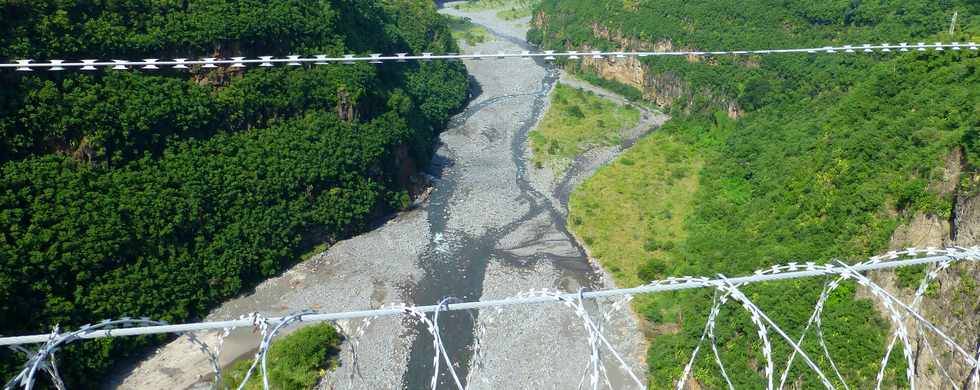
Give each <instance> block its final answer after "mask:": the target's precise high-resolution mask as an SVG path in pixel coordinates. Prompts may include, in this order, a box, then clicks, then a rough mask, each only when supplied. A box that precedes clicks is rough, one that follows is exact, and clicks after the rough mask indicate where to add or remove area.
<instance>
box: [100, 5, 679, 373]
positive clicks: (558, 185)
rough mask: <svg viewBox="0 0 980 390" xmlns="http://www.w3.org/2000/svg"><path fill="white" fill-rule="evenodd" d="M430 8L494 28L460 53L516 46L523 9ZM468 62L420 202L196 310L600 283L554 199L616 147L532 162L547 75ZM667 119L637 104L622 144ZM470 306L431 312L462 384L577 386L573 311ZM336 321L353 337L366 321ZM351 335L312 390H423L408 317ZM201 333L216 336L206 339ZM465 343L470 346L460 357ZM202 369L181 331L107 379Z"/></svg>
mask: <svg viewBox="0 0 980 390" xmlns="http://www.w3.org/2000/svg"><path fill="white" fill-rule="evenodd" d="M442 12H444V13H447V14H454V15H459V16H466V17H469V18H471V19H472V20H473V21H474V22H475V23H477V24H480V25H483V26H485V27H486V28H487V29H488V31H490V32H491V33H492V35H493V36H494V39H493V40H490V41H488V42H485V43H482V44H479V45H477V46H475V47H464V50H465V51H466V52H483V53H494V52H497V51H519V50H527V44H526V42H524V36H525V32H526V27H521V26H526V25H527V21H528V20H527V19H526V18H525V19H524V20H517V21H503V20H500V19H498V18H497V17H496V11H482V12H469V13H463V12H460V11H458V10H455V9H451V8H444V9H443V10H442ZM466 66H467V69H468V71H469V72H470V74H471V76H472V77H473V79H474V80H475V83H476V84H477V85H478V87H479V88H476V89H475V90H477V91H479V95H478V96H476V97H475V98H474V99H473V101H472V102H471V103H470V105H469V106H468V108H467V109H466V110H465V111H464V112H463V113H461V114H459V115H458V116H457V117H456V118H454V120H453V122H452V123H451V125H450V128H449V129H448V130H447V131H446V132H444V133H443V134H442V136H441V144H440V147H439V149H438V152H437V156H436V157H435V159H434V163H433V166H434V168H433V169H432V172H431V173H432V175H433V176H434V179H433V190H432V193H431V196H430V198H429V200H428V201H427V202H425V203H423V204H422V205H421V206H420V207H419V208H417V209H416V210H413V211H409V212H406V213H402V214H400V215H398V216H397V217H396V218H393V219H391V220H389V221H388V222H386V223H385V224H384V225H382V226H380V227H378V228H376V229H375V230H373V231H371V232H368V233H365V234H362V235H359V236H356V237H353V238H351V239H349V240H345V241H342V242H339V243H337V244H336V245H334V246H333V247H331V248H330V249H329V250H328V251H326V252H324V253H321V254H319V255H316V256H314V257H313V258H312V259H310V260H309V261H307V262H304V263H302V264H298V265H297V266H295V267H294V268H293V269H291V270H289V271H287V272H286V273H284V274H283V275H281V276H279V277H276V278H273V279H270V280H267V281H265V282H264V283H262V284H261V285H259V286H258V287H257V288H255V290H254V291H253V292H250V293H248V294H245V295H243V296H241V297H239V298H237V299H234V300H231V301H228V302H226V303H225V304H223V305H221V306H220V307H219V308H217V309H216V310H214V311H213V312H212V313H211V314H210V315H209V316H208V319H209V320H211V319H228V318H237V317H238V316H240V315H242V314H246V313H252V312H260V313H262V315H265V316H275V315H282V314H287V313H292V312H296V311H299V310H303V309H314V310H318V311H321V312H337V311H351V310H361V309H370V308H378V307H381V306H382V305H385V304H391V303H407V304H419V305H424V304H433V303H435V302H437V301H438V300H439V299H440V298H442V297H448V296H454V297H457V298H461V299H464V300H478V299H494V298H502V297H508V296H514V295H517V294H519V293H521V292H525V291H528V290H531V289H541V288H548V289H562V290H565V291H578V290H579V288H589V289H602V288H609V287H611V286H612V283H611V282H610V281H609V278H608V277H606V276H605V275H604V274H603V273H602V271H601V270H599V269H596V268H595V267H594V266H593V265H592V264H591V263H590V262H589V260H588V257H587V255H586V253H585V250H584V249H583V248H582V247H581V246H580V245H579V244H578V243H577V242H576V241H575V240H574V238H573V237H572V235H571V234H570V233H569V232H568V231H567V229H566V228H565V218H566V215H567V211H566V209H565V204H566V202H567V194H568V193H570V191H571V189H572V188H574V186H575V185H577V184H578V183H579V182H581V180H584V178H587V177H588V176H589V175H591V173H592V172H594V171H595V169H597V168H598V167H599V166H601V165H602V164H604V163H606V162H608V161H610V160H611V159H612V158H613V157H615V155H617V154H618V153H619V152H620V151H621V150H622V147H615V148H607V150H600V151H596V150H593V151H590V152H588V153H586V154H585V155H583V157H581V158H580V159H579V160H577V161H576V162H575V163H574V164H573V166H572V168H570V169H569V171H568V172H565V173H563V174H561V175H555V174H553V173H550V172H548V171H547V170H543V169H534V168H529V167H528V165H529V164H528V159H527V156H528V153H529V151H528V147H527V132H528V131H529V130H530V129H531V128H533V126H534V125H535V124H536V123H537V122H538V121H539V120H540V118H541V116H542V114H543V113H544V111H545V109H546V107H547V100H548V99H547V98H548V94H549V93H550V91H551V89H552V88H553V86H554V83H555V82H557V81H558V79H559V73H560V72H559V71H558V70H557V69H554V68H553V67H551V66H548V65H545V64H543V63H538V62H534V61H531V60H525V59H506V60H484V61H470V62H467V63H466ZM612 98H613V99H614V100H615V97H612ZM664 118H665V117H663V116H662V115H660V114H657V113H653V112H647V111H644V113H643V119H642V120H641V123H640V124H639V125H638V126H637V127H636V128H635V129H630V130H629V132H631V134H635V135H636V136H635V137H632V138H631V139H635V138H636V137H638V136H639V135H642V134H645V133H646V132H648V131H650V130H652V129H653V128H655V127H656V126H658V125H659V124H660V123H662V122H663V120H664ZM626 138H628V139H630V137H626ZM610 303H611V302H602V303H600V304H599V305H600V306H596V304H595V303H590V304H589V307H590V308H591V309H590V312H591V313H592V315H593V317H594V318H597V319H598V320H602V321H603V322H604V324H603V328H604V330H605V334H606V336H607V337H608V338H609V340H610V342H611V343H612V344H613V345H614V346H616V350H617V351H618V352H619V353H620V354H621V355H622V356H623V358H624V359H625V360H626V361H627V363H628V365H629V367H630V368H631V370H632V371H633V372H635V373H636V374H637V375H638V376H640V377H641V378H643V377H645V372H646V367H645V363H644V356H645V353H646V349H645V344H644V341H643V337H642V335H641V334H640V332H639V328H638V326H637V322H636V319H635V317H634V316H633V315H632V314H631V313H630V311H629V310H628V309H627V310H623V311H620V312H619V313H618V314H615V315H613V316H611V317H610V319H609V320H608V321H605V320H604V319H602V317H603V316H602V315H601V314H600V312H601V311H606V310H608V308H609V307H610V306H609V304H610ZM473 314H474V316H475V323H474V321H473V320H471V318H470V316H469V315H467V314H465V313H463V314H457V315H445V317H440V323H441V324H442V327H441V329H443V332H442V334H443V338H444V339H445V341H446V348H447V351H448V352H449V354H450V355H451V356H452V357H453V361H454V362H455V363H456V364H457V365H458V367H455V370H456V371H457V372H458V373H459V375H460V376H461V377H462V378H465V379H466V380H467V382H468V383H469V384H470V385H471V387H472V388H481V389H482V388H488V389H489V388H497V389H567V388H574V387H577V386H578V384H579V382H580V381H581V380H582V379H583V377H584V375H585V374H587V371H586V367H587V365H588V363H589V361H590V349H589V345H588V342H587V334H586V332H585V329H584V328H583V325H582V320H581V319H579V318H578V316H576V314H575V312H574V311H573V310H571V309H568V308H566V307H563V306H561V305H559V304H545V305H536V306H521V307H509V308H505V309H503V310H502V311H499V312H498V311H496V310H489V311H484V312H481V313H473ZM341 325H342V326H343V327H344V328H345V329H346V330H348V331H350V330H353V329H356V328H359V327H362V326H363V322H361V321H352V322H349V323H342V324H341ZM363 329H364V335H363V336H361V337H357V338H356V339H349V340H348V342H347V343H345V345H344V347H343V349H344V350H343V351H342V354H341V360H342V364H341V367H340V368H338V369H337V370H335V371H333V372H331V373H329V374H328V375H327V377H326V378H324V380H323V381H322V382H321V385H320V387H321V388H323V389H332V388H348V387H351V388H358V389H396V388H409V389H416V388H428V387H429V386H428V383H429V379H430V378H431V376H432V367H431V365H432V346H431V336H429V334H428V333H427V332H425V331H424V329H423V328H419V327H418V325H417V324H415V323H413V322H412V321H408V320H405V319H399V318H382V319H376V320H374V321H372V322H370V325H369V326H366V327H363ZM479 329H484V330H485V333H484V332H480V331H479ZM198 337H199V338H200V339H201V340H203V341H205V342H206V343H208V344H210V345H215V346H216V345H217V340H218V337H217V333H210V334H199V335H198ZM474 339H478V341H479V345H480V346H481V347H480V351H481V353H480V354H474V353H473V350H474V345H476V341H477V340H474ZM257 340H258V337H257V336H256V335H255V333H254V332H253V331H252V329H239V330H235V331H234V332H233V333H232V334H231V335H230V336H229V337H228V338H226V339H225V341H224V344H223V346H222V355H221V360H222V363H223V364H228V363H230V362H231V361H234V360H235V359H239V358H241V357H243V356H248V355H249V354H252V353H254V348H255V347H256V346H257ZM351 342H353V343H356V352H357V356H358V358H357V365H356V367H355V365H354V364H353V361H352V360H351V359H350V356H351V355H350V348H351ZM601 357H602V360H603V365H604V366H605V367H606V369H607V371H608V375H609V380H610V382H611V383H613V385H614V387H615V388H633V387H635V386H630V384H631V382H630V381H629V379H628V376H627V374H626V372H625V371H623V370H622V369H621V368H620V367H619V364H618V363H617V362H615V361H614V360H613V358H612V356H611V355H609V354H607V353H605V352H604V353H603V354H602V355H601ZM445 371H446V370H445V367H443V373H445ZM209 372H210V369H209V364H208V361H207V359H206V357H205V355H204V354H203V353H200V352H199V351H197V349H196V347H194V346H193V345H192V344H191V343H190V342H189V341H188V340H187V339H186V338H185V337H181V338H178V339H177V340H176V341H174V342H172V343H170V344H167V345H165V346H163V347H161V348H159V349H158V350H157V351H155V352H154V353H152V354H151V355H150V356H149V357H148V358H147V359H145V360H143V361H141V362H138V363H136V364H134V366H133V367H127V368H126V369H125V370H122V371H121V372H120V373H119V375H117V376H115V377H114V378H112V380H111V381H110V382H109V383H107V384H106V386H105V387H108V388H121V389H174V388H176V389H186V388H195V387H202V386H204V385H205V384H206V382H207V380H208V378H209ZM451 381H452V380H451V379H450V378H449V377H448V376H445V375H444V376H442V377H441V378H440V380H439V382H440V385H439V387H440V388H451V387H453V388H454V386H450V385H451V383H452V382H451ZM585 381H586V383H588V381H589V378H587V377H586V378H585Z"/></svg>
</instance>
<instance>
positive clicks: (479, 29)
mask: <svg viewBox="0 0 980 390" xmlns="http://www.w3.org/2000/svg"><path fill="white" fill-rule="evenodd" d="M446 19H447V20H449V28H450V29H451V30H452V32H453V37H454V38H456V39H457V40H463V41H465V42H466V44H467V45H470V46H475V45H477V44H480V43H483V42H486V41H487V40H490V39H491V38H492V37H490V33H489V32H487V29H486V28H484V27H483V26H481V25H478V24H476V23H473V21H472V20H470V18H464V17H459V16H452V15H446Z"/></svg>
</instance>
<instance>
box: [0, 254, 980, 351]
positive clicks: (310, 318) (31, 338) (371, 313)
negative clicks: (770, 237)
mask: <svg viewBox="0 0 980 390" xmlns="http://www.w3.org/2000/svg"><path fill="white" fill-rule="evenodd" d="M929 249H931V250H932V251H937V250H936V249H935V248H929ZM925 251H926V249H916V248H910V249H909V250H908V252H909V254H908V255H909V256H915V255H916V254H918V253H919V252H921V253H923V254H924V253H925ZM938 252H940V253H943V254H941V255H940V254H935V255H929V256H926V257H919V258H911V259H904V260H894V261H878V262H866V263H861V264H859V265H855V266H854V267H853V269H854V270H855V271H857V272H866V271H874V270H882V269H891V268H898V267H905V266H914V265H923V264H932V263H935V262H938V261H942V260H944V259H948V258H950V257H951V256H954V255H955V256H960V257H962V259H960V260H968V261H974V262H976V261H978V260H980V247H971V248H960V247H957V248H947V249H943V250H938ZM896 253H897V252H896ZM905 253H906V252H904V251H903V252H902V254H905ZM891 254H892V252H889V255H891ZM886 256H887V255H886ZM897 256H898V255H896V257H897ZM773 270H776V272H773ZM841 272H843V269H842V268H841V267H840V266H836V265H833V264H825V265H818V264H816V263H813V262H808V263H805V264H799V263H788V264H786V265H779V266H773V267H771V268H767V269H765V270H760V271H756V273H755V274H753V275H751V276H742V277H733V278H729V280H730V281H731V282H732V283H736V284H749V283H762V282H771V281H778V280H788V279H798V278H806V277H815V276H826V275H835V274H838V273H841ZM692 279H694V278H692V277H690V276H688V277H686V279H685V278H675V277H672V278H667V279H665V280H662V281H659V282H653V283H650V284H647V285H643V286H639V287H632V288H619V289H608V290H596V291H588V292H585V293H583V294H582V296H583V297H584V298H586V299H596V298H605V297H612V296H623V295H636V294H648V293H661V292H667V291H680V290H688V289H697V288H706V286H705V285H704V284H703V283H702V282H700V281H694V280H692ZM577 296H578V294H576V293H566V294H563V297H564V298H566V299H575V298H576V297H577ZM551 302H555V300H554V299H553V298H551V297H545V296H540V295H535V296H528V297H523V298H507V299H499V300H487V301H473V302H463V303H456V304H450V305H448V307H447V308H446V311H455V310H471V309H482V308H488V307H506V306H514V305H533V304H544V303H551ZM413 309H414V310H418V311H420V312H424V313H429V312H434V311H435V310H437V309H438V305H428V306H414V307H413ZM401 315H403V311H402V310H401V309H395V308H389V309H375V310H363V311H349V312H339V313H322V314H320V313H318V314H310V315H306V316H304V321H306V322H323V321H336V320H342V319H354V318H366V317H392V316H401ZM266 321H268V322H269V323H278V322H281V321H283V318H282V317H270V318H267V319H266ZM250 325H251V323H250V322H249V321H248V320H244V319H238V320H226V321H209V322H196V323H185V324H175V325H159V326H143V327H132V328H123V329H116V330H113V331H112V332H109V331H104V330H91V331H89V332H84V333H82V334H79V335H78V337H79V338H81V339H91V338H103V337H121V336H135V335H146V334H160V333H183V332H190V331H201V330H217V329H223V328H225V327H242V326H250ZM46 340H47V335H27V336H12V337H0V346H4V345H18V344H35V343H43V342H45V341H46Z"/></svg>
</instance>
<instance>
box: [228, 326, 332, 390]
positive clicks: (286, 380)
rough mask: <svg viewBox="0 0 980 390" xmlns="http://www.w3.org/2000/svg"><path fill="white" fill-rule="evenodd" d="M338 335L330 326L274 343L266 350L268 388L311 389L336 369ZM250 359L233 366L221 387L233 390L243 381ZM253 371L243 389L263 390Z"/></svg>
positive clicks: (295, 333) (282, 389) (260, 379)
mask: <svg viewBox="0 0 980 390" xmlns="http://www.w3.org/2000/svg"><path fill="white" fill-rule="evenodd" d="M340 341H341V339H340V334H338V333H337V330H336V329H334V328H333V326H330V325H329V324H317V325H310V326H307V327H304V328H302V329H300V330H297V331H296V332H294V333H292V334H289V335H287V336H283V337H282V338H280V339H278V340H276V341H274V342H273V343H272V346H271V347H270V348H269V356H268V364H269V366H268V369H269V371H268V373H269V386H270V387H272V388H274V389H277V390H279V389H281V390H308V389H312V388H313V387H314V386H315V385H316V383H317V381H319V380H320V378H321V377H323V375H324V374H325V373H326V371H327V370H329V369H332V368H333V367H335V366H336V365H337V359H336V357H337V354H338V353H339V352H340ZM252 362H254V360H253V359H245V360H241V361H238V362H235V364H234V365H232V366H231V367H230V369H228V370H226V371H225V372H224V373H223V374H222V384H223V385H224V386H225V387H226V388H231V389H236V388H238V386H240V385H241V383H242V380H244V379H245V374H246V373H247V372H248V368H249V367H250V366H251V365H252ZM258 370H259V368H258V367H256V369H255V371H253V372H252V377H250V378H249V381H248V384H246V385H245V389H249V390H254V389H261V388H262V376H261V375H258Z"/></svg>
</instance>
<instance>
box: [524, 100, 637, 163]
mask: <svg viewBox="0 0 980 390" xmlns="http://www.w3.org/2000/svg"><path fill="white" fill-rule="evenodd" d="M639 120H640V111H639V110H637V109H635V108H632V107H625V106H620V105H618V104H616V103H613V102H610V101H608V100H606V99H604V98H602V97H599V96H596V95H595V94H594V93H592V92H591V91H583V90H580V89H577V88H572V87H569V86H567V85H564V84H558V85H557V86H555V91H554V92H553V93H552V95H551V107H550V108H549V109H548V112H547V113H545V115H544V119H542V121H541V124H540V125H539V126H538V128H537V129H535V130H534V131H532V132H531V133H530V134H529V138H530V142H531V150H532V151H534V156H533V162H534V165H535V166H536V167H543V166H544V164H549V165H550V166H551V167H552V168H554V169H555V170H557V171H561V170H563V169H564V168H565V167H566V166H568V164H569V163H570V162H571V161H572V159H574V158H575V156H577V155H579V154H580V153H582V152H583V151H585V150H586V149H588V148H589V147H591V146H593V145H615V144H618V143H619V142H620V141H621V139H622V136H621V130H623V129H627V128H630V127H633V126H635V125H636V123H637V122H639Z"/></svg>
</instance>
